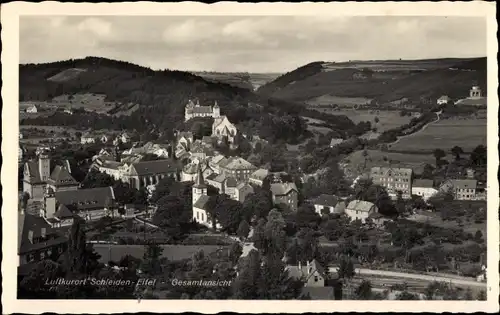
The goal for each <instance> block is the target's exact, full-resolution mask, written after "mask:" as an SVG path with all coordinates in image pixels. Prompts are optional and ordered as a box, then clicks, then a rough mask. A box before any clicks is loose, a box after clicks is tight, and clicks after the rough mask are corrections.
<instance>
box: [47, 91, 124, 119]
mask: <svg viewBox="0 0 500 315" xmlns="http://www.w3.org/2000/svg"><path fill="white" fill-rule="evenodd" d="M105 99H106V95H104V94H93V93H83V94H74V95H66V94H64V95H61V96H57V97H54V98H53V100H52V105H55V106H56V107H59V108H66V107H71V108H73V109H76V108H84V109H85V110H87V111H94V112H96V113H102V114H104V113H107V112H108V111H109V110H111V109H113V108H114V106H115V105H116V103H114V102H106V101H105Z"/></svg>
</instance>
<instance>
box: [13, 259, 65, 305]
mask: <svg viewBox="0 0 500 315" xmlns="http://www.w3.org/2000/svg"><path fill="white" fill-rule="evenodd" d="M64 275H65V273H64V271H63V268H62V267H61V265H59V264H58V263H56V262H54V261H52V260H48V259H46V260H43V261H40V262H39V263H37V264H36V265H35V267H34V268H33V269H32V270H31V272H30V273H29V275H28V276H26V277H25V278H24V279H23V280H22V281H21V283H20V284H19V296H18V298H25V299H26V298H31V299H34V298H36V299H41V298H42V299H43V298H56V297H57V295H56V291H55V290H53V287H52V286H50V285H47V283H51V282H52V281H56V280H57V279H60V278H63V277H64ZM54 286H56V285H54Z"/></svg>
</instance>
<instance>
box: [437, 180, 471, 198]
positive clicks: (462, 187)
mask: <svg viewBox="0 0 500 315" xmlns="http://www.w3.org/2000/svg"><path fill="white" fill-rule="evenodd" d="M439 190H440V191H443V192H451V193H452V194H453V197H454V198H455V199H456V200H475V199H476V190H477V180H475V179H453V180H447V181H445V182H444V183H443V184H441V186H440V187H439Z"/></svg>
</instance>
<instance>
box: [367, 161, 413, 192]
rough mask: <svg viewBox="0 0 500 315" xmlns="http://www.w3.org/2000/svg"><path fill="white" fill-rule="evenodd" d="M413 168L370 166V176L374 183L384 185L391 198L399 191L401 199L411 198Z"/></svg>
mask: <svg viewBox="0 0 500 315" xmlns="http://www.w3.org/2000/svg"><path fill="white" fill-rule="evenodd" d="M412 176H413V170H412V169H411V168H394V167H378V166H376V167H372V168H371V171H370V178H371V179H372V181H373V183H374V184H375V185H379V186H382V187H384V188H385V189H386V190H387V193H388V194H389V196H390V197H391V198H392V199H396V198H397V197H398V193H401V197H402V198H403V199H410V198H411V191H412V190H411V184H412Z"/></svg>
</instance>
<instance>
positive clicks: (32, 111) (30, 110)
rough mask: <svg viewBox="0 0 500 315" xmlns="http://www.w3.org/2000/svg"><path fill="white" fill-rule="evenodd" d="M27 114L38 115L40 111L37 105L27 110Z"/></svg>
mask: <svg viewBox="0 0 500 315" xmlns="http://www.w3.org/2000/svg"><path fill="white" fill-rule="evenodd" d="M26 112H27V113H30V114H35V113H38V109H37V108H36V106H35V105H31V106H30V107H28V108H26Z"/></svg>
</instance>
